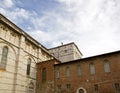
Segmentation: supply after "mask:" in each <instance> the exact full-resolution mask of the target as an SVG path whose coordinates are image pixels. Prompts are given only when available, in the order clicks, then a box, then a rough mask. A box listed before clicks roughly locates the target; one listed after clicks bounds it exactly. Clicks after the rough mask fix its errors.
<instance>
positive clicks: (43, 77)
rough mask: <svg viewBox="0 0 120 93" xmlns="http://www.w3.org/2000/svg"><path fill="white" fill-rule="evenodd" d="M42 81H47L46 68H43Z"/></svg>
mask: <svg viewBox="0 0 120 93" xmlns="http://www.w3.org/2000/svg"><path fill="white" fill-rule="evenodd" d="M42 81H43V82H44V81H46V68H43V69H42Z"/></svg>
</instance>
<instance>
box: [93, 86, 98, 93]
mask: <svg viewBox="0 0 120 93" xmlns="http://www.w3.org/2000/svg"><path fill="white" fill-rule="evenodd" d="M94 91H95V93H99V89H98V84H95V85H94Z"/></svg>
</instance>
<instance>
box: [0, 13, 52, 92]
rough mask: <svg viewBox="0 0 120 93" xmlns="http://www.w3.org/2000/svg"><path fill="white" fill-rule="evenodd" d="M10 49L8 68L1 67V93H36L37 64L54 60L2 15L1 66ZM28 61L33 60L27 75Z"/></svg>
mask: <svg viewBox="0 0 120 93" xmlns="http://www.w3.org/2000/svg"><path fill="white" fill-rule="evenodd" d="M3 47H7V48H8V55H7V61H6V67H4V68H1V67H0V93H35V92H36V63H38V62H42V61H45V60H49V59H52V56H51V55H50V54H49V53H48V52H47V50H46V49H45V48H44V47H43V46H42V45H41V44H39V43H38V42H37V41H35V40H34V39H33V38H32V37H30V36H29V35H28V34H27V33H25V32H24V31H22V30H21V29H20V28H18V27H17V26H16V25H15V24H13V23H12V22H10V21H9V20H8V19H7V18H5V17H4V16H2V15H1V14H0V65H1V64H2V63H1V60H2V50H3ZM28 59H31V64H30V74H29V75H27V74H26V73H27V64H28Z"/></svg>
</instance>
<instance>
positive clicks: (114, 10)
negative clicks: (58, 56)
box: [0, 0, 120, 57]
mask: <svg viewBox="0 0 120 93" xmlns="http://www.w3.org/2000/svg"><path fill="white" fill-rule="evenodd" d="M119 11H120V1H119V0H0V13H2V14H3V15H4V16H6V17H7V18H8V19H10V20H11V21H12V22H14V23H15V24H16V25H17V26H19V27H20V28H22V29H23V30H24V31H25V32H27V33H28V34H30V35H31V36H32V37H33V38H35V39H36V40H37V41H39V42H40V43H41V44H43V45H44V46H45V47H47V48H51V47H55V46H58V45H61V42H63V43H64V44H66V43H69V42H75V43H76V44H77V45H78V47H79V49H80V50H81V52H82V53H83V55H84V57H88V56H93V55H98V54H103V53H106V52H112V51H117V50H120V12H119Z"/></svg>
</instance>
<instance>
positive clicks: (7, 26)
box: [0, 14, 120, 93]
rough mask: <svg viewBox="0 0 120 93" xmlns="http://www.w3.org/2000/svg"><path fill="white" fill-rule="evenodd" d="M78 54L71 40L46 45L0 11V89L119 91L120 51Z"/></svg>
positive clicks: (10, 92) (6, 92) (18, 92)
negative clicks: (84, 56) (57, 44)
mask: <svg viewBox="0 0 120 93" xmlns="http://www.w3.org/2000/svg"><path fill="white" fill-rule="evenodd" d="M52 53H54V54H55V55H51V54H52ZM57 54H59V56H57ZM81 57H82V54H81V52H80V51H79V49H78V48H77V46H76V45H75V44H74V43H69V44H65V45H62V46H59V47H56V48H52V49H47V48H45V47H44V46H43V45H41V44H40V43H39V42H37V41H36V40H35V39H34V38H32V37H31V36H30V35H28V34H27V33H26V32H24V31H23V30H22V29H20V28H19V27H18V26H16V25H15V24H14V23H12V22H11V21H10V20H8V19H7V18H6V17H4V16H3V15H2V14H0V93H120V74H119V73H120V72H119V71H120V51H116V52H112V53H106V54H102V55H98V56H93V57H88V58H81ZM59 60H60V61H59ZM36 64H37V65H36ZM36 72H37V73H36ZM36 85H37V86H36Z"/></svg>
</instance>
